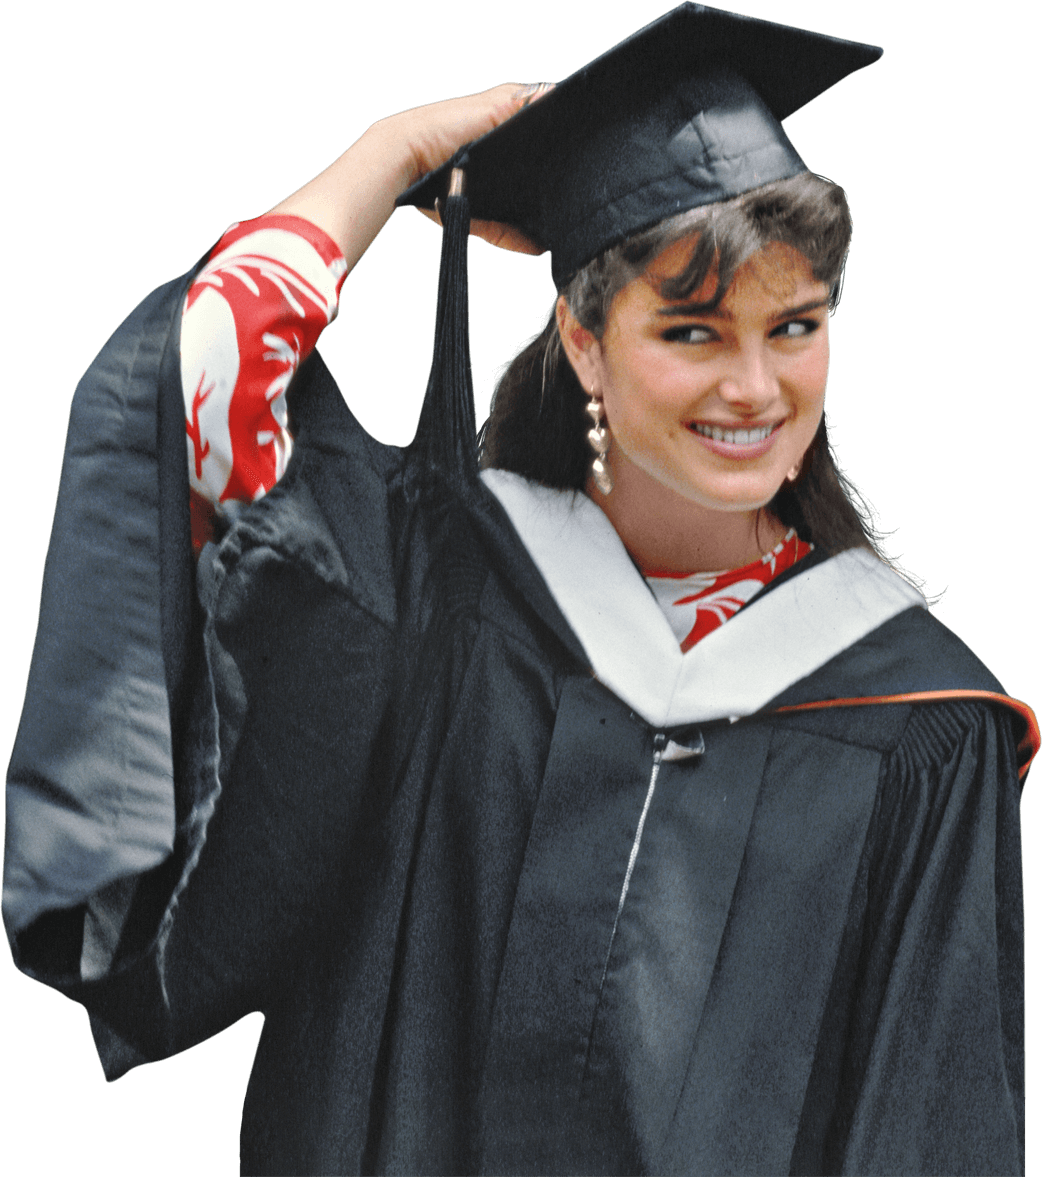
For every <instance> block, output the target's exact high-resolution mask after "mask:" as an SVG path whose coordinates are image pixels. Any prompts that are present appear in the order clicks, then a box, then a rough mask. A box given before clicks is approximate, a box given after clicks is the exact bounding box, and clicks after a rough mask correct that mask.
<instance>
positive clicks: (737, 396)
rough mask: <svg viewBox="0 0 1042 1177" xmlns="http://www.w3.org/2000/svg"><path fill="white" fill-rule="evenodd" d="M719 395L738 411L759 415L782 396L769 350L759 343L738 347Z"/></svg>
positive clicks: (732, 356)
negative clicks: (779, 393)
mask: <svg viewBox="0 0 1042 1177" xmlns="http://www.w3.org/2000/svg"><path fill="white" fill-rule="evenodd" d="M719 392H720V396H721V398H722V399H723V400H724V401H726V403H727V404H728V405H729V406H730V407H731V408H732V409H734V410H735V411H737V412H741V413H747V414H748V415H750V416H755V415H756V414H757V413H758V412H760V411H761V410H762V409H764V408H766V407H767V406H768V405H770V404H771V403H773V402H774V401H775V399H776V398H777V396H778V377H777V373H776V372H775V371H774V367H773V365H772V363H771V356H770V354H769V353H768V351H767V349H766V348H765V347H763V346H760V345H758V344H757V343H748V344H745V345H744V346H742V347H740V348H736V349H735V351H734V353H733V354H732V355H731V356H730V357H729V358H728V363H727V370H726V371H725V372H724V374H723V376H722V378H721V380H720V384H719Z"/></svg>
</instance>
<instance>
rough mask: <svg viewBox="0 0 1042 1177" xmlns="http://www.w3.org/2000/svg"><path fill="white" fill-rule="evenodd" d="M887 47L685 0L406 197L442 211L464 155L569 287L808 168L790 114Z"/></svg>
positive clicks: (479, 185) (474, 177) (489, 204)
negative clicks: (581, 272)
mask: <svg viewBox="0 0 1042 1177" xmlns="http://www.w3.org/2000/svg"><path fill="white" fill-rule="evenodd" d="M881 54H882V50H881V49H879V48H877V47H875V46H874V45H862V44H859V43H857V42H854V41H844V40H840V39H838V38H836V37H827V36H824V35H822V34H820V33H811V32H806V31H805V30H802V29H794V28H790V27H788V26H786V25H779V24H774V23H773V22H771V21H764V20H755V19H753V18H751V17H746V16H739V15H736V14H735V13H730V12H722V11H720V10H719V9H714V8H707V7H705V6H704V5H701V4H682V5H681V6H680V7H679V8H676V9H674V10H673V11H672V12H670V13H667V14H666V15H665V16H663V17H661V18H660V19H659V20H657V21H655V22H653V23H652V24H650V25H648V26H647V27H646V28H644V29H641V30H640V32H638V33H635V34H634V35H633V36H632V37H629V38H628V39H627V40H625V41H623V42H621V44H619V45H616V46H615V48H614V49H611V50H609V51H608V52H607V53H605V54H603V55H602V56H601V57H598V58H597V59H596V60H595V61H592V62H590V63H589V64H588V65H586V66H583V68H582V69H580V70H579V71H578V72H577V73H574V74H572V75H571V77H569V78H566V79H565V80H564V81H563V82H560V83H558V85H557V86H556V87H555V88H554V89H553V90H552V91H550V93H549V94H547V95H545V96H544V97H542V98H540V99H539V101H538V102H533V103H532V104H531V105H529V106H528V107H525V108H524V109H523V110H521V111H520V112H519V113H518V114H516V115H514V116H513V118H511V119H509V120H508V121H507V122H505V123H503V124H502V125H501V126H499V127H497V128H496V129H495V130H493V131H491V132H489V134H487V135H485V136H483V137H482V138H480V139H477V140H475V141H474V142H473V143H470V144H468V145H467V147H466V148H465V149H463V151H462V152H460V153H459V154H458V155H457V157H456V158H455V159H454V160H451V161H449V163H447V164H445V165H443V166H442V167H440V168H437V169H435V170H434V171H433V172H430V173H428V174H427V175H426V176H424V177H423V178H422V179H421V180H419V181H418V182H417V183H416V184H414V185H413V186H412V187H411V188H410V189H408V191H406V192H404V193H403V194H402V195H401V196H400V197H399V198H398V203H399V204H402V205H406V204H414V205H418V206H420V207H421V208H433V207H434V201H435V199H436V198H439V197H440V198H442V199H444V197H445V195H446V192H447V188H448V177H449V172H450V171H451V169H452V167H453V166H454V165H455V166H458V165H459V163H460V162H461V161H462V160H465V168H466V173H467V197H468V200H469V205H470V215H471V216H473V217H475V218H477V219H480V220H490V221H502V222H506V223H507V224H510V225H513V226H514V227H516V228H518V229H520V230H521V231H522V232H524V233H525V234H526V235H527V236H528V237H530V238H532V239H533V240H534V241H535V242H537V243H538V244H539V245H542V246H544V247H546V248H548V249H549V250H550V251H551V253H552V257H553V276H554V281H555V282H556V283H557V285H558V286H562V285H563V284H564V283H565V282H566V281H567V280H568V279H569V278H570V277H571V276H572V275H573V274H574V273H575V272H576V271H577V270H578V269H580V268H581V267H582V266H583V265H585V264H586V263H587V262H589V261H591V260H592V259H593V258H594V257H596V256H597V255H598V254H599V253H601V252H603V251H604V250H605V249H607V248H609V247H610V246H611V245H614V244H617V243H618V242H619V241H621V240H622V239H623V238H625V237H628V236H631V235H632V234H633V233H636V232H639V231H640V230H641V229H645V228H648V227H650V226H651V225H654V224H657V223H658V222H659V221H661V220H663V219H665V218H666V217H669V216H673V215H675V214H676V213H679V212H683V211H685V210H686V209H689V208H697V207H699V206H701V205H705V204H713V203H715V202H717V201H720V200H727V199H729V198H731V197H734V196H739V195H741V194H742V193H743V192H748V191H750V190H751V189H753V188H758V187H760V186H761V185H763V184H768V183H771V182H772V181H775V180H783V179H787V178H788V177H790V176H795V175H798V174H800V173H801V172H805V171H807V170H808V169H807V166H806V165H805V164H804V163H803V161H802V160H801V159H800V157H799V155H798V154H797V153H796V150H795V149H794V148H793V146H792V144H791V143H790V142H789V139H788V137H787V136H786V134H785V132H784V131H783V130H782V128H781V125H780V124H781V120H782V119H783V118H785V117H787V116H788V115H790V114H792V112H793V111H795V110H798V109H799V108H800V107H801V106H803V105H804V104H805V103H807V102H809V101H810V100H811V99H812V98H814V97H816V96H817V95H818V94H820V93H822V91H824V90H827V89H828V88H829V87H830V86H832V85H833V84H834V83H835V82H838V81H839V80H840V79H841V78H844V77H846V75H847V74H849V73H852V72H853V71H854V70H856V69H860V68H861V67H862V66H865V65H869V64H870V63H871V62H873V61H876V60H877V59H878V58H879V57H880V55H881Z"/></svg>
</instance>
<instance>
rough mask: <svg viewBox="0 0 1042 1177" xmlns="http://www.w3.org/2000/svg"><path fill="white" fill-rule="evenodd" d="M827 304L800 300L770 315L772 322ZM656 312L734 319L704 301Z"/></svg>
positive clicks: (821, 299) (728, 313)
mask: <svg viewBox="0 0 1042 1177" xmlns="http://www.w3.org/2000/svg"><path fill="white" fill-rule="evenodd" d="M828 304H829V300H828V299H827V298H815V299H813V300H812V301H811V302H801V303H800V305H799V306H795V307H786V308H785V310H783V311H779V312H778V314H776V315H772V316H771V318H772V320H773V321H774V322H778V321H779V320H781V319H793V318H796V317H797V316H798V315H805V314H806V313H807V312H808V311H818V310H821V308H822V307H827V306H828ZM658 313H659V314H660V315H669V316H672V317H675V318H685V319H691V318H697V319H725V320H732V319H734V315H732V314H731V312H730V311H724V310H721V309H720V308H719V307H712V306H709V305H708V304H707V303H704V302H685V303H682V304H680V305H676V304H674V305H673V306H668V307H659V310H658Z"/></svg>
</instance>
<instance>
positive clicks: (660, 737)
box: [653, 732, 668, 764]
mask: <svg viewBox="0 0 1042 1177" xmlns="http://www.w3.org/2000/svg"><path fill="white" fill-rule="evenodd" d="M667 743H668V741H667V740H666V733H665V732H656V733H655V740H654V744H653V747H654V749H655V753H654V757H653V759H654V762H655V763H656V764H660V763H661V762H662V757H663V756H664V755H665V752H666V746H667Z"/></svg>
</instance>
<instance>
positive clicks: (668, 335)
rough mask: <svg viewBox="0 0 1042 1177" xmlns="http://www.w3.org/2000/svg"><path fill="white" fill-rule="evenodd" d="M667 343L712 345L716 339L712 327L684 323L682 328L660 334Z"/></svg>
mask: <svg viewBox="0 0 1042 1177" xmlns="http://www.w3.org/2000/svg"><path fill="white" fill-rule="evenodd" d="M662 338H663V339H664V340H666V342H667V343H712V342H713V341H714V340H715V339H717V338H718V336H717V334H716V332H715V331H714V330H713V329H712V327H706V326H703V325H702V324H701V323H686V324H685V325H684V326H682V327H670V328H669V330H668V331H664V332H663V333H662Z"/></svg>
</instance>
